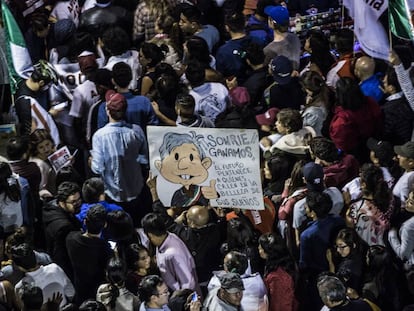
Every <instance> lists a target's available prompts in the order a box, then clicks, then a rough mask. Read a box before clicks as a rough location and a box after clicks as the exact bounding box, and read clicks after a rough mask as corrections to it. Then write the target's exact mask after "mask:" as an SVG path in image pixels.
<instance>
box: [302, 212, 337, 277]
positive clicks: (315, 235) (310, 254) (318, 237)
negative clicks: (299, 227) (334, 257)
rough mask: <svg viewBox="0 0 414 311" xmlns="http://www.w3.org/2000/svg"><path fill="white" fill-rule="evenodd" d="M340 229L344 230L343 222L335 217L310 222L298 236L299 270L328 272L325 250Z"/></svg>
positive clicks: (330, 216) (329, 216)
mask: <svg viewBox="0 0 414 311" xmlns="http://www.w3.org/2000/svg"><path fill="white" fill-rule="evenodd" d="M342 228H345V220H344V219H343V218H342V217H340V216H336V215H335V216H334V215H328V217H326V218H322V219H318V220H315V221H312V222H311V223H310V224H309V226H308V228H306V230H305V231H303V232H302V234H301V235H300V259H299V268H300V269H301V270H306V271H310V272H314V273H320V272H322V271H327V270H329V264H328V260H327V259H326V250H327V249H328V248H329V247H331V246H332V243H333V241H335V237H336V236H335V235H336V234H337V233H338V232H339V230H340V229H342Z"/></svg>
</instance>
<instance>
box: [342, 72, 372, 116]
mask: <svg viewBox="0 0 414 311" xmlns="http://www.w3.org/2000/svg"><path fill="white" fill-rule="evenodd" d="M365 102H366V99H365V96H364V94H363V93H362V91H361V89H360V87H359V85H358V83H357V82H356V81H355V80H354V79H351V78H348V77H344V78H340V79H339V80H338V82H337V83H336V104H337V106H342V107H343V108H344V109H347V110H352V111H356V110H358V109H360V108H361V107H362V106H363V105H364V104H365Z"/></svg>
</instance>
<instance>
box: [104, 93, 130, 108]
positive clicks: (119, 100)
mask: <svg viewBox="0 0 414 311" xmlns="http://www.w3.org/2000/svg"><path fill="white" fill-rule="evenodd" d="M105 100H106V108H108V110H110V111H122V110H126V108H127V101H126V98H125V97H124V95H122V94H119V93H117V92H115V91H114V90H109V91H107V92H106V94H105Z"/></svg>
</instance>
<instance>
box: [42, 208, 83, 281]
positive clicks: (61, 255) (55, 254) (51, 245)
mask: <svg viewBox="0 0 414 311" xmlns="http://www.w3.org/2000/svg"><path fill="white" fill-rule="evenodd" d="M43 226H44V228H45V236H46V245H47V251H48V253H49V254H50V255H51V257H52V259H53V261H54V262H56V264H57V265H59V266H60V267H61V268H62V269H63V270H64V271H65V273H66V274H67V276H68V277H69V278H70V279H71V280H73V271H72V265H71V263H70V260H69V256H68V253H67V250H66V236H67V235H68V234H69V232H71V231H80V229H81V223H80V222H79V220H78V219H77V218H76V217H75V215H73V214H70V213H68V212H66V211H65V210H63V209H62V208H61V207H59V205H58V203H57V201H56V200H53V201H51V202H49V203H47V204H46V205H45V207H44V209H43Z"/></svg>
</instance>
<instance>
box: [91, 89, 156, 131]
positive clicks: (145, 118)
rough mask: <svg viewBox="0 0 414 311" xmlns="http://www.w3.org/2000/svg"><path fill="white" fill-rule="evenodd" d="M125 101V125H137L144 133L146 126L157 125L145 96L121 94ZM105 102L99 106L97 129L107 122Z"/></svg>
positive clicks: (152, 110)
mask: <svg viewBox="0 0 414 311" xmlns="http://www.w3.org/2000/svg"><path fill="white" fill-rule="evenodd" d="M121 94H122V95H124V96H125V98H126V100H127V104H128V105H127V111H126V113H125V120H126V122H127V123H130V124H136V125H139V126H140V127H141V128H142V130H143V131H144V133H145V132H146V126H147V125H158V124H159V121H158V118H157V116H156V115H155V112H154V109H153V108H152V105H151V102H150V100H149V99H148V98H147V97H145V96H140V95H133V94H132V93H131V92H127V93H121ZM105 106H106V102H103V103H102V104H101V105H100V106H99V111H98V128H102V127H104V125H105V124H107V123H108V122H109V119H108V116H107V115H106V111H105Z"/></svg>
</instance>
